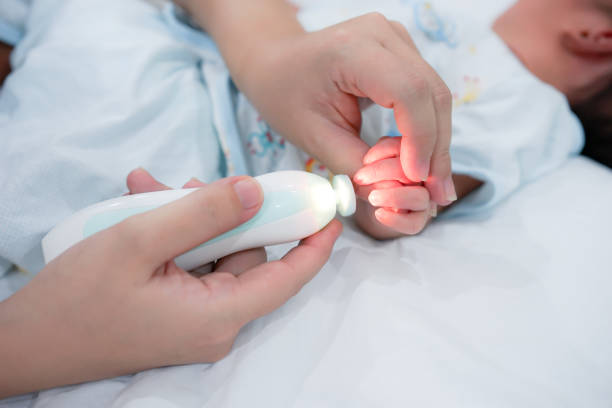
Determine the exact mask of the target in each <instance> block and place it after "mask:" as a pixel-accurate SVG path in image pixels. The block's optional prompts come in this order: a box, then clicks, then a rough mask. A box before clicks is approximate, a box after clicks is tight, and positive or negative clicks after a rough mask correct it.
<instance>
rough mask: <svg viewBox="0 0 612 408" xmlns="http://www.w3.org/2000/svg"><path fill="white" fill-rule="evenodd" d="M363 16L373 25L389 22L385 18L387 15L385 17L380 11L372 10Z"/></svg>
mask: <svg viewBox="0 0 612 408" xmlns="http://www.w3.org/2000/svg"><path fill="white" fill-rule="evenodd" d="M364 18H367V19H368V21H370V23H371V24H373V25H375V26H376V25H381V24H388V23H389V20H387V17H385V16H384V15H383V14H382V13H380V12H378V11H372V12H370V13H368V14H366V15H365V16H364Z"/></svg>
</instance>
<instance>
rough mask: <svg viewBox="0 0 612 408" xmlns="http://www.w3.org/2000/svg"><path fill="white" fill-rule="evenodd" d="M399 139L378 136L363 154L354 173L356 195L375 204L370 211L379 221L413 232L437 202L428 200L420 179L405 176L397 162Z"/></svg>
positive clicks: (432, 214)
mask: <svg viewBox="0 0 612 408" xmlns="http://www.w3.org/2000/svg"><path fill="white" fill-rule="evenodd" d="M400 143H401V139H400V138H399V137H384V138H382V139H380V140H379V141H378V143H376V145H374V146H373V147H372V148H371V149H370V150H369V151H368V152H367V154H366V155H365V156H364V158H363V164H364V167H362V168H361V169H360V170H359V171H358V172H357V173H356V174H355V176H354V181H355V183H356V184H357V196H358V197H359V198H360V199H361V200H363V201H366V202H368V203H369V204H370V205H371V206H373V207H378V208H376V209H375V210H374V212H373V214H374V217H375V218H376V220H377V221H378V222H379V223H380V224H383V225H385V226H387V227H389V228H391V229H392V230H394V231H396V232H399V233H401V234H408V235H414V234H417V233H419V232H420V231H421V230H423V228H425V226H426V225H427V223H428V222H429V221H430V219H431V218H433V217H435V216H436V214H437V204H436V203H434V202H433V201H431V199H430V196H429V192H428V191H427V189H426V188H425V187H424V186H423V184H422V183H415V182H412V181H411V180H408V178H406V176H405V174H404V171H403V170H402V165H401V162H400ZM363 226H364V227H365V229H366V230H368V232H370V228H368V227H367V226H365V225H363ZM376 235H380V234H376Z"/></svg>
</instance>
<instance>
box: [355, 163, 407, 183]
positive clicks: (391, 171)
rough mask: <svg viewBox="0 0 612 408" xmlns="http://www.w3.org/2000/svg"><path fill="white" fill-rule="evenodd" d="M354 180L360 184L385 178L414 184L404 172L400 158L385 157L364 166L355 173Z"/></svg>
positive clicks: (376, 181)
mask: <svg viewBox="0 0 612 408" xmlns="http://www.w3.org/2000/svg"><path fill="white" fill-rule="evenodd" d="M353 180H354V181H355V183H357V184H360V185H368V184H374V183H378V182H379V181H384V180H395V181H399V182H400V183H404V184H412V182H411V181H410V180H409V179H408V178H407V177H406V175H405V174H404V170H403V169H402V164H401V163H400V160H399V159H398V158H391V159H383V160H379V161H376V162H374V163H372V164H369V165H367V166H364V167H362V168H361V169H360V170H359V171H358V172H357V173H355V177H353Z"/></svg>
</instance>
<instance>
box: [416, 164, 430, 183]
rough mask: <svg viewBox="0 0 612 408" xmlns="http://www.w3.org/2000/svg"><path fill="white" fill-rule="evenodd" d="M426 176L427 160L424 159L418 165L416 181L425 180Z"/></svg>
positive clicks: (427, 169)
mask: <svg viewBox="0 0 612 408" xmlns="http://www.w3.org/2000/svg"><path fill="white" fill-rule="evenodd" d="M428 177H429V161H426V162H424V163H421V164H420V165H419V180H418V181H427V178H428Z"/></svg>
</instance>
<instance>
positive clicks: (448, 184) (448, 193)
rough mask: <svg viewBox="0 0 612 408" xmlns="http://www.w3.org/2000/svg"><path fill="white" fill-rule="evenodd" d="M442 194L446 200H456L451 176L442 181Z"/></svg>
mask: <svg viewBox="0 0 612 408" xmlns="http://www.w3.org/2000/svg"><path fill="white" fill-rule="evenodd" d="M444 196H445V197H446V199H447V200H448V201H451V202H453V201H457V192H456V191H455V183H454V182H453V178H452V177H448V178H447V179H446V180H445V181H444Z"/></svg>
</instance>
